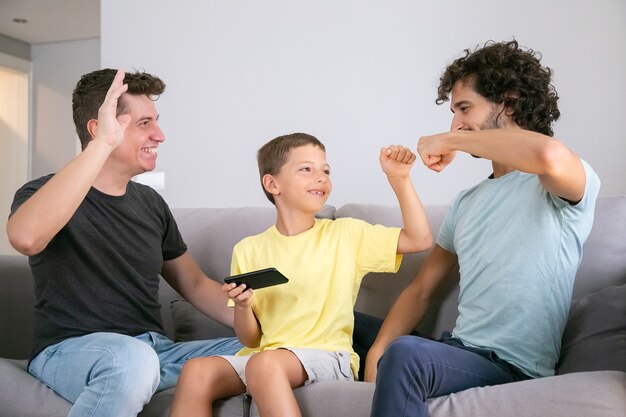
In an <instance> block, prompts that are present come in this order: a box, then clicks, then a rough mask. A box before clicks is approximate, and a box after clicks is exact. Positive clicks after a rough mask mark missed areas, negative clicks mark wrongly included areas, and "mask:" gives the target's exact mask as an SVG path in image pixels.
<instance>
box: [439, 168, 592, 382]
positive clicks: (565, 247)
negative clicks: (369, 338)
mask: <svg viewBox="0 0 626 417" xmlns="http://www.w3.org/2000/svg"><path fill="white" fill-rule="evenodd" d="M583 166H584V169H585V173H586V185H585V195H584V197H583V199H582V200H581V201H580V202H579V203H578V204H576V205H571V204H569V203H568V202H567V201H565V200H563V199H561V198H559V197H557V196H554V195H551V194H549V193H548V192H547V191H546V190H545V189H544V188H543V186H542V185H541V183H540V182H539V177H538V176H537V175H534V174H527V173H524V172H520V171H512V172H510V173H508V174H506V175H504V176H502V177H500V178H496V179H487V180H484V181H482V182H481V183H479V184H478V185H476V186H474V187H472V188H470V189H468V190H465V191H463V192H461V193H460V194H459V195H458V196H457V197H456V199H455V200H454V201H453V202H452V204H451V205H450V208H449V210H448V213H447V215H446V218H445V219H444V222H443V225H442V226H441V230H440V232H439V237H438V239H437V244H438V245H439V246H441V247H442V248H443V249H445V250H447V251H449V252H452V253H455V254H456V255H457V257H458V261H459V269H460V275H461V281H460V293H459V317H458V318H457V321H456V326H455V328H454V330H453V332H452V335H453V336H454V337H457V338H459V339H461V341H463V343H464V344H466V345H468V346H473V347H478V348H484V349H490V350H493V351H495V352H496V354H497V355H498V356H499V357H500V358H501V359H504V360H506V361H508V362H509V363H511V364H513V365H515V366H517V367H518V368H520V369H521V370H523V371H524V372H525V373H527V374H528V375H530V376H532V377H541V376H549V375H554V368H555V365H556V362H557V360H558V356H559V351H560V348H561V335H562V333H563V328H564V326H565V322H566V321H567V315H568V312H569V305H570V300H571V296H572V287H573V284H574V277H575V275H576V270H577V269H578V266H579V265H580V261H581V259H582V254H583V243H584V242H585V240H586V239H587V236H588V235H589V232H590V230H591V226H592V223H593V215H594V211H595V202H596V198H597V196H598V191H599V189H600V179H599V178H598V176H597V175H596V173H595V172H594V171H593V169H592V168H591V167H590V166H589V165H588V164H587V163H586V162H584V161H583Z"/></svg>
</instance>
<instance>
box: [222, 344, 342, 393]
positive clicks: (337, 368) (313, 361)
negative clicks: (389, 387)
mask: <svg viewBox="0 0 626 417" xmlns="http://www.w3.org/2000/svg"><path fill="white" fill-rule="evenodd" d="M281 349H287V350H288V351H290V352H292V353H293V354H294V355H296V357H297V358H298V360H299V361H300V363H302V366H303V367H304V370H305V371H306V374H307V380H306V381H305V382H304V385H309V384H312V383H313V382H319V381H354V374H353V373H352V368H351V367H350V352H346V351H343V350H339V351H336V352H329V351H327V350H321V349H306V348H281ZM253 355H254V354H253ZM220 357H222V358H224V359H226V360H227V361H228V363H230V365H231V366H232V367H233V368H234V369H235V372H237V375H239V378H240V379H241V381H242V382H243V383H244V385H246V386H247V385H248V384H247V383H246V365H247V363H248V360H250V358H251V357H252V355H247V356H220Z"/></svg>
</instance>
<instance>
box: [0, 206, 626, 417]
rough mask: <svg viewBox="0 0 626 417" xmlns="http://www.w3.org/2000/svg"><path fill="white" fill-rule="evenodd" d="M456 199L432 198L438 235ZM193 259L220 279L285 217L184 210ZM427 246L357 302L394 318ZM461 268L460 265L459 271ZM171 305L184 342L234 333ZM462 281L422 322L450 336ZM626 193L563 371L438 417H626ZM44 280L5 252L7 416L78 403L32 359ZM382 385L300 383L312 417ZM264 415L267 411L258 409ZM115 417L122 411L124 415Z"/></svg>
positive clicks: (1, 260) (166, 395)
mask: <svg viewBox="0 0 626 417" xmlns="http://www.w3.org/2000/svg"><path fill="white" fill-rule="evenodd" d="M445 209H446V208H445V206H428V207H427V212H428V215H429V218H430V222H431V226H432V229H433V231H434V232H436V231H437V230H438V229H439V226H440V224H441V220H442V218H443V215H444V214H445ZM173 212H174V216H175V217H176V219H177V220H178V223H179V226H180V229H181V231H182V234H183V236H184V238H185V240H186V241H187V244H188V245H189V248H190V251H191V253H192V255H193V257H194V258H195V259H196V260H197V262H198V263H199V264H200V266H201V267H202V268H203V269H204V270H205V271H206V273H207V274H208V276H210V277H213V278H215V279H221V278H223V277H225V276H226V275H227V274H228V269H229V265H230V255H231V250H232V247H233V245H234V244H235V243H236V242H237V241H239V240H240V239H241V238H243V237H244V236H247V235H251V234H255V233H259V232H261V231H262V230H264V229H265V228H267V227H268V226H269V225H270V224H272V222H273V221H274V210H273V208H271V207H265V208H235V209H219V208H198V209H174V210H173ZM321 215H322V216H324V217H330V218H333V217H334V218H340V217H356V218H361V219H364V220H367V221H369V222H372V223H380V224H385V225H390V226H393V225H399V224H400V213H399V210H398V208H397V207H387V206H375V205H362V204H350V205H346V206H343V207H341V208H338V209H335V208H333V207H328V208H327V209H326V210H324V212H322V213H321ZM423 259H424V254H416V255H410V256H406V257H405V258H404V261H403V264H402V267H401V269H400V271H399V272H398V273H397V274H371V275H369V276H367V277H366V278H365V280H364V282H363V285H362V288H361V292H360V295H359V298H358V302H357V306H356V309H357V310H359V311H363V312H366V313H369V314H372V315H375V316H379V317H384V315H385V314H386V312H387V311H388V310H389V308H390V306H391V305H392V303H393V302H394V300H395V298H396V297H397V295H398V294H399V293H400V291H401V290H402V289H403V288H404V287H405V286H406V285H407V283H408V282H409V281H410V280H411V279H412V278H413V277H414V275H415V273H416V271H417V270H418V269H419V267H420V264H421V262H422V261H423ZM454 273H455V274H458V272H454ZM160 296H161V303H162V309H163V310H162V311H163V317H164V322H165V326H166V330H167V332H168V334H169V335H170V336H171V337H172V338H176V339H178V340H190V339H198V338H208V337H215V336H221V335H226V334H232V330H231V329H229V328H226V327H224V326H222V325H219V324H217V323H215V322H213V321H212V320H210V319H208V318H206V317H205V316H203V315H202V314H200V313H199V312H197V311H196V310H195V309H194V308H193V307H191V305H189V304H188V303H187V302H186V301H183V300H180V296H178V294H176V293H175V292H174V291H173V290H172V289H171V288H170V287H169V286H168V285H167V284H165V283H164V282H163V283H162V286H161V294H160ZM456 298H457V288H456V286H454V285H453V286H450V287H449V288H442V289H441V291H440V293H439V294H438V302H437V303H434V306H433V308H432V309H431V311H429V313H428V315H427V317H426V319H425V320H424V322H423V323H422V324H421V326H420V328H419V330H420V331H421V332H422V333H425V334H430V335H436V336H438V335H439V334H440V333H441V331H442V330H444V329H451V328H452V327H453V325H454V322H455V319H456ZM625 302H626V197H608V198H602V199H600V200H599V201H598V203H597V209H596V218H595V223H594V227H593V230H592V232H591V235H590V237H589V239H588V241H587V243H586V244H585V254H584V259H583V262H582V265H581V267H580V270H579V272H578V275H577V277H576V282H575V286H574V294H573V303H572V308H571V311H570V318H569V321H568V325H567V328H566V330H565V333H564V335H563V347H562V354H561V360H560V362H559V364H558V367H557V376H554V377H549V378H543V379H538V380H531V381H524V382H517V383H512V384H505V385H500V386H494V387H484V388H474V389H469V390H466V391H463V392H459V393H456V394H452V395H448V396H444V397H440V398H436V399H433V400H431V402H430V410H431V416H433V417H443V416H447V417H461V416H462V417H467V416H481V417H501V416H520V417H522V416H528V417H531V416H532V417H535V416H543V417H548V416H555V417H556V416H563V417H591V416H594V417H604V416H606V417H609V416H611V417H624V416H626V363H625V362H626V308H625ZM32 319H33V280H32V276H31V274H30V270H29V268H28V263H27V259H26V258H25V257H22V256H1V257H0V416H1V417H5V416H6V417H28V416H37V417H39V416H41V417H43V416H45V417H57V416H59V417H60V416H65V415H66V414H67V412H68V410H69V408H70V404H69V403H68V402H66V401H65V400H63V399H62V398H61V397H59V396H57V395H56V394H55V393H54V392H53V391H52V390H50V389H49V388H47V387H46V386H45V385H43V384H42V383H40V382H39V381H38V380H36V379H35V378H33V377H31V376H30V375H29V374H28V373H27V372H26V371H25V369H26V363H27V361H26V360H25V358H27V357H28V355H29V351H30V343H31V332H32ZM373 391H374V385H373V384H369V383H364V382H354V383H346V382H343V383H340V382H326V383H319V384H313V385H311V386H308V387H304V388H299V389H297V390H296V396H297V398H298V402H299V403H300V406H301V409H302V411H303V414H304V416H309V417H338V416H339V417H343V416H345V417H348V416H350V417H366V416H369V410H370V404H371V398H372V393H373ZM172 395H173V389H172V390H169V391H165V392H162V393H159V394H157V395H155V396H154V397H153V399H152V401H151V402H150V403H149V404H147V405H146V406H145V408H144V410H143V412H142V413H141V414H140V415H141V416H144V417H147V416H167V414H168V410H169V404H170V402H171V400H172ZM251 414H252V415H253V416H254V415H258V412H257V410H256V408H255V407H254V404H253V407H252V413H251ZM215 415H216V416H241V415H242V397H234V398H231V399H228V400H225V401H222V402H220V403H219V404H217V405H216V412H215ZM112 417H114V416H112Z"/></svg>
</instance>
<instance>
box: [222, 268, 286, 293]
mask: <svg viewBox="0 0 626 417" xmlns="http://www.w3.org/2000/svg"><path fill="white" fill-rule="evenodd" d="M288 281H289V280H288V279H287V277H286V276H284V275H283V274H281V273H280V271H278V269H276V268H265V269H260V270H258V271H252V272H246V273H245V274H238V275H233V276H230V277H228V278H225V279H224V282H225V283H226V284H230V283H232V282H234V283H235V284H237V285H241V284H246V288H252V289H253V290H258V289H259V288H265V287H271V286H272V285H279V284H284V283H286V282H288Z"/></svg>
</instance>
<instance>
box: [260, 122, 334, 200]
mask: <svg viewBox="0 0 626 417" xmlns="http://www.w3.org/2000/svg"><path fill="white" fill-rule="evenodd" d="M305 145H314V146H317V147H318V148H320V149H321V150H323V151H324V152H325V151H326V148H325V147H324V144H322V142H320V141H319V140H318V139H317V138H316V137H315V136H312V135H308V134H306V133H292V134H290V135H284V136H279V137H277V138H274V139H272V140H270V141H269V142H267V143H266V144H265V145H263V146H262V147H261V149H259V151H258V152H257V162H258V164H259V175H260V177H261V187H263V177H264V176H265V174H270V175H277V174H278V173H279V172H280V170H281V168H282V167H283V166H284V165H285V164H286V163H287V158H288V156H289V152H290V151H291V150H292V149H294V148H299V147H300V146H305ZM263 192H264V193H265V196H266V197H267V199H268V200H270V201H271V203H272V204H276V202H275V201H274V196H273V195H272V194H270V193H268V192H267V190H266V189H265V187H263Z"/></svg>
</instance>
